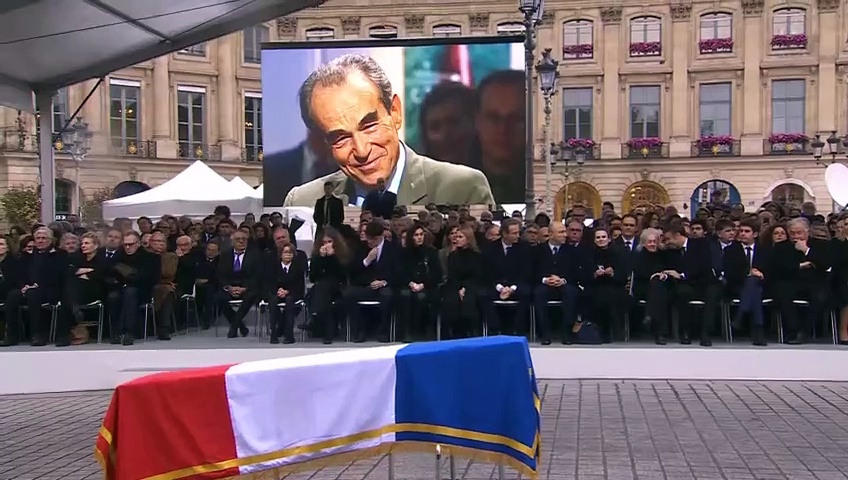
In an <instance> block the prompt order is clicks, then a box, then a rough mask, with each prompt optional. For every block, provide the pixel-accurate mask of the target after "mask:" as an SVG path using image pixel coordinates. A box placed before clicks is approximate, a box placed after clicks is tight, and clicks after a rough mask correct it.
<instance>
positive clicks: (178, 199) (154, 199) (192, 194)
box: [103, 160, 261, 220]
mask: <svg viewBox="0 0 848 480" xmlns="http://www.w3.org/2000/svg"><path fill="white" fill-rule="evenodd" d="M248 188H249V187H248ZM249 189H250V188H249ZM250 190H252V189H250ZM222 204H223V205H227V206H228V207H230V210H231V211H232V212H233V213H234V214H235V213H248V212H253V211H259V210H261V202H260V201H259V200H258V199H256V198H254V197H252V196H251V195H250V194H249V193H248V192H246V191H244V190H242V189H241V188H236V187H234V186H233V185H232V184H231V183H230V182H228V181H227V180H225V179H224V178H223V177H221V176H220V175H218V174H217V173H215V171H214V170H212V169H211V168H209V166H208V165H206V164H205V163H203V162H202V161H200V160H198V161H196V162H194V163H192V164H191V165H190V166H189V167H188V168H186V169H185V170H183V171H182V172H180V173H179V174H177V176H175V177H174V178H172V179H170V180H168V181H167V182H165V183H163V184H162V185H159V186H158V187H153V188H151V189H150V190H147V191H144V192H141V193H137V194H135V195H130V196H128V197H122V198H116V199H113V200H107V201H105V202H103V217H104V218H105V219H107V220H109V219H114V218H117V217H127V218H138V217H140V216H142V215H144V216H148V217H161V216H162V215H168V214H170V215H189V216H198V215H200V216H205V215H209V214H210V213H212V211H213V210H214V209H215V207H216V206H218V205H222Z"/></svg>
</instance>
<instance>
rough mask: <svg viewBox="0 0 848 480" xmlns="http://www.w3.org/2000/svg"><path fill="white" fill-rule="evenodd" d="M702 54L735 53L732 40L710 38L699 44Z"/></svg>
mask: <svg viewBox="0 0 848 480" xmlns="http://www.w3.org/2000/svg"><path fill="white" fill-rule="evenodd" d="M698 49H699V50H700V52H701V53H729V52H732V51H733V39H732V38H710V39H708V40H701V41H700V42H698Z"/></svg>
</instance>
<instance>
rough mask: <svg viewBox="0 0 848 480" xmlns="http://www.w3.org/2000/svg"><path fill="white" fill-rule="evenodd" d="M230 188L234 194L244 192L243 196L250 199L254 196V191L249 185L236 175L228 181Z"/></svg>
mask: <svg viewBox="0 0 848 480" xmlns="http://www.w3.org/2000/svg"><path fill="white" fill-rule="evenodd" d="M230 186H231V187H232V188H233V189H234V190H235V191H236V192H244V194H245V195H247V196H250V197H252V196H255V195H256V190H254V189H253V187H251V186H250V184H249V183H247V182H245V181H244V179H243V178H241V177H239V176H238V175H236V176H235V177H233V179H232V180H230Z"/></svg>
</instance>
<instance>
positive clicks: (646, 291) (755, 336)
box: [0, 203, 848, 346]
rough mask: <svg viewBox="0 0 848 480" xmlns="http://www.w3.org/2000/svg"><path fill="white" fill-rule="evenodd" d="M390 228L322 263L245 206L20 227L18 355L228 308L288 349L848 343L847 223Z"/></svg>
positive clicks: (429, 213)
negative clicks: (89, 319)
mask: <svg viewBox="0 0 848 480" xmlns="http://www.w3.org/2000/svg"><path fill="white" fill-rule="evenodd" d="M385 215H387V216H389V217H390V218H389V219H383V218H380V217H374V215H373V214H372V213H371V212H370V211H367V210H363V211H362V213H361V215H360V224H359V226H358V229H356V228H355V226H350V225H345V224H344V223H342V222H341V220H340V219H339V218H334V219H333V220H332V221H327V222H326V224H325V225H322V226H321V227H320V228H319V231H318V234H317V236H316V239H315V242H314V244H313V249H312V252H310V253H307V252H304V251H302V250H299V249H298V248H297V244H296V240H295V236H294V231H295V230H296V229H297V227H298V226H299V225H297V224H295V223H293V224H289V225H287V224H286V223H284V222H283V218H282V215H280V214H279V213H274V214H271V215H262V216H261V217H260V218H259V219H258V220H256V219H255V218H254V217H253V215H250V214H248V216H247V218H246V219H245V221H244V222H243V223H242V224H240V225H236V224H235V223H234V222H233V221H232V220H231V219H230V215H229V210H228V209H227V208H226V207H219V208H217V209H216V211H215V214H213V215H210V216H208V217H206V218H204V219H203V220H202V222H195V221H194V220H193V219H191V218H188V217H173V216H165V217H163V218H162V219H161V220H160V221H158V222H157V223H155V224H154V223H152V222H151V221H150V220H149V219H147V218H145V217H142V218H140V219H138V220H137V222H136V224H137V225H136V226H137V230H135V229H133V228H132V227H133V225H132V222H131V221H130V220H129V219H116V220H115V222H114V224H113V226H112V227H111V228H101V229H97V230H95V231H90V232H86V231H84V229H81V228H79V227H78V226H75V225H74V223H75V221H72V222H70V223H69V222H55V223H54V224H51V225H49V226H35V227H33V228H32V229H31V231H32V234H31V235H28V234H25V232H24V231H23V230H22V229H21V228H19V227H13V229H12V230H11V233H10V235H8V236H6V237H2V238H0V272H2V279H1V280H0V289H2V291H0V294H2V295H3V296H4V298H5V304H4V306H3V311H4V319H5V338H4V340H3V343H2V344H0V345H4V346H9V345H16V344H18V343H19V342H20V341H21V340H22V339H24V338H29V339H31V341H32V345H34V346H40V345H45V344H47V343H48V342H50V341H53V340H55V343H56V345H57V346H66V345H69V344H77V343H85V342H86V341H87V336H88V331H87V328H86V326H87V325H90V323H86V322H85V318H86V315H87V311H88V310H90V308H88V307H93V306H94V307H97V308H101V309H102V310H101V311H103V312H104V317H105V321H103V322H102V330H105V334H106V335H108V337H109V338H110V339H111V342H112V343H113V344H123V345H131V344H133V341H134V339H135V338H138V337H139V336H141V335H144V336H146V334H147V327H148V325H147V324H148V320H150V322H149V323H150V326H152V328H153V332H154V335H155V336H156V337H157V338H159V339H160V340H168V339H169V338H170V334H171V333H173V331H174V330H175V329H176V328H177V327H178V325H180V324H182V325H186V326H187V325H188V323H189V320H188V319H189V318H190V317H191V318H194V317H193V314H194V313H196V314H197V317H196V318H197V319H199V323H200V327H201V328H203V329H208V328H210V326H212V325H214V324H215V322H217V318H218V316H219V314H220V315H222V316H224V317H225V318H226V320H227V322H228V323H229V331H228V333H227V336H228V337H230V338H235V337H238V336H242V337H244V336H247V335H248V334H249V328H248V326H247V324H246V322H245V318H246V316H247V315H248V313H249V312H250V311H251V309H253V308H256V307H259V306H261V308H263V311H267V312H268V315H269V318H270V322H269V323H270V338H271V343H279V342H280V341H281V340H282V342H283V343H294V342H295V335H294V331H295V321H296V318H297V317H298V315H299V314H300V313H301V312H307V313H308V316H307V320H306V321H305V322H304V323H303V324H301V325H300V328H303V329H305V330H307V331H309V332H310V333H311V335H312V336H313V337H317V338H322V339H323V341H324V343H327V344H329V343H332V342H333V341H334V340H335V339H337V338H345V339H348V340H352V341H354V342H363V341H365V340H366V339H368V338H375V337H376V338H377V339H379V340H380V341H394V340H401V341H412V340H416V339H425V338H436V337H438V338H461V337H466V336H471V335H480V334H489V335H492V334H498V333H504V334H521V335H530V336H531V337H538V338H539V339H540V341H541V343H542V344H550V343H552V341H553V340H558V341H560V342H562V343H563V344H571V343H575V342H577V343H590V344H593V343H606V342H611V341H613V340H617V339H625V340H626V339H628V338H629V337H630V336H631V335H636V334H639V333H642V334H645V335H648V336H650V338H652V339H653V340H654V341H655V342H656V343H657V344H660V345H663V344H665V343H666V342H667V341H668V340H669V339H670V338H672V337H675V338H676V339H677V340H678V341H679V342H680V343H682V344H689V343H691V341H692V340H693V339H695V340H696V341H698V342H699V343H700V344H701V345H702V346H710V345H711V344H712V339H713V337H714V335H715V334H716V333H717V332H718V330H719V328H716V327H719V326H720V329H721V330H722V331H724V332H725V335H726V336H727V337H730V335H731V334H733V333H734V332H735V333H737V334H744V333H747V334H750V338H751V342H752V343H753V344H754V345H766V337H767V336H768V335H769V333H770V332H771V331H777V333H778V335H777V338H778V339H781V340H782V339H783V338H784V337H785V338H786V339H787V342H788V343H793V344H795V343H802V342H804V341H805V340H806V338H807V337H808V336H809V335H810V334H813V333H815V332H822V326H823V325H827V329H830V328H831V327H833V328H834V332H833V335H834V340H835V341H837V342H838V343H840V344H843V345H844V344H848V308H846V307H848V241H846V234H848V217H847V216H846V215H845V214H843V215H841V216H839V215H833V216H831V217H830V218H828V219H825V218H824V217H822V216H819V215H816V214H815V209H814V206H811V205H805V206H804V207H803V208H802V209H801V210H796V211H791V210H790V211H787V210H785V209H784V208H783V207H782V206H780V205H777V204H773V203H769V204H766V205H764V206H763V207H761V208H760V209H759V211H758V212H756V213H745V211H744V208H743V207H742V206H741V205H733V206H728V205H724V204H710V205H708V206H707V207H705V208H702V209H700V210H698V211H697V212H696V214H695V218H694V219H692V220H691V221H690V220H689V219H687V218H684V217H681V216H680V215H678V213H677V212H676V211H675V210H674V208H672V207H668V208H663V207H657V208H640V209H638V210H637V211H635V212H631V213H627V214H624V215H621V216H619V215H617V214H616V213H615V211H614V208H613V205H612V204H609V203H605V204H604V208H603V211H602V212H600V215H598V217H597V218H596V219H594V220H587V218H589V217H592V216H593V215H592V214H591V212H588V210H587V209H586V208H585V207H575V208H573V209H572V210H571V211H569V212H568V213H567V215H566V217H567V218H566V219H565V221H563V222H552V221H551V220H550V219H549V218H548V217H547V216H546V215H545V214H539V215H537V216H536V218H535V219H533V220H532V221H525V220H524V219H522V218H521V214H520V213H519V212H514V213H513V215H512V216H506V215H504V212H495V213H493V212H490V211H484V212H483V213H482V214H480V216H479V217H480V218H474V217H472V216H471V214H470V210H469V209H468V208H467V207H458V208H450V209H443V211H442V212H440V211H439V210H438V209H437V208H436V206H435V205H428V207H427V209H426V210H423V211H421V212H417V213H415V214H412V215H408V214H407V212H406V210H405V209H404V208H403V207H397V208H395V209H394V210H393V211H392V212H391V214H390V215H389V213H385ZM316 216H319V215H318V214H317V213H316ZM495 218H499V219H500V220H499V221H495ZM316 220H319V219H318V218H316ZM318 223H319V224H321V223H324V222H318ZM181 300H190V301H192V302H193V303H194V305H193V309H194V311H193V312H192V313H191V314H190V312H189V311H188V310H189V308H188V306H189V303H190V302H189V301H185V302H183V301H181ZM149 314H150V315H149ZM767 317H768V318H773V319H779V321H776V322H774V328H770V324H769V323H767V322H766V320H765V319H766V318H767ZM831 323H832V324H833V325H831ZM825 331H826V330H825ZM340 332H344V333H340ZM828 333H829V332H828ZM99 334H101V335H102V334H104V333H103V332H99ZM824 336H828V335H827V334H826V335H824Z"/></svg>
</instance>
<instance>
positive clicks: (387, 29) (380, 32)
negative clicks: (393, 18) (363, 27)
mask: <svg viewBox="0 0 848 480" xmlns="http://www.w3.org/2000/svg"><path fill="white" fill-rule="evenodd" d="M368 36H369V37H371V38H397V36H398V30H397V28H396V27H393V26H391V25H378V26H376V27H371V28H369V29H368Z"/></svg>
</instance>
